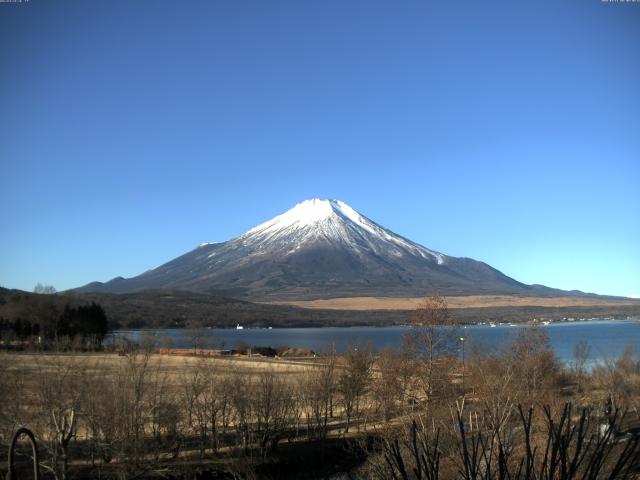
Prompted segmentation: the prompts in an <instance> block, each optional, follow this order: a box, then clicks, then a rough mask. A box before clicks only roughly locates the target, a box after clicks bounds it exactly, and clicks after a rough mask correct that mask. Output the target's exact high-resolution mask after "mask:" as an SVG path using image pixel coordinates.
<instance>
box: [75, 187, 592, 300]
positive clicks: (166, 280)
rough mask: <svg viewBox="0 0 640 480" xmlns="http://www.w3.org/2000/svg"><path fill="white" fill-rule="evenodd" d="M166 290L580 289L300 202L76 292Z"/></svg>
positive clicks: (391, 292) (314, 293) (348, 293)
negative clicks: (528, 277)
mask: <svg viewBox="0 0 640 480" xmlns="http://www.w3.org/2000/svg"><path fill="white" fill-rule="evenodd" d="M158 288H172V289H183V290H189V291H197V292H205V293H215V294H220V295H229V296H233V297H237V298H244V299H251V300H286V299H291V300H305V299H313V298H336V297H352V296H390V297H394V296H413V295H427V294H432V293H440V294H443V295H474V294H512V295H518V294H521V295H533V296H549V295H558V294H559V293H560V294H563V295H580V294H582V293H575V292H566V291H562V290H557V289H553V288H549V287H545V286H539V285H526V284H524V283H521V282H518V281H517V280H515V279H513V278H511V277H508V276H506V275H504V274H503V273H502V272H500V271H499V270H497V269H495V268H493V267H491V266H490V265H488V264H486V263H484V262H481V261H477V260H474V259H471V258H466V257H452V256H448V255H445V254H443V253H441V252H438V251H435V250H432V249H429V248H427V247H424V246H423V245H420V244H418V243H415V242H413V241H411V240H409V239H407V238H405V237H403V236H401V235H398V234H396V233H394V232H392V231H391V230H388V229H386V228H385V227H383V226H381V225H378V224H377V223H375V222H374V221H373V220H370V219H369V218H368V217H366V216H364V215H362V214H360V213H359V212H357V211H356V210H355V209H353V208H352V207H350V206H349V205H347V204H346V203H344V202H341V201H340V200H323V199H311V200H305V201H303V202H301V203H299V204H297V205H296V206H294V207H293V208H291V209H290V210H288V211H286V212H284V213H283V214H281V215H278V216H276V217H274V218H272V219H271V220H268V221H266V222H263V223H261V224H259V225H257V226H255V227H253V228H251V229H249V230H248V231H247V232H245V233H243V234H241V235H239V236H237V237H235V238H232V239H230V240H228V241H225V242H219V243H202V244H200V245H199V246H198V247H196V248H195V249H193V250H191V251H189V252H187V253H185V254H183V255H181V256H179V257H177V258H175V259H173V260H170V261H169V262H166V263H164V264H162V265H160V266H159V267H156V268H153V269H151V270H147V271H146V272H143V273H142V274H140V275H138V276H135V277H131V278H123V277H116V278H114V279H112V280H110V281H109V282H106V283H101V282H92V283H90V284H87V285H85V286H83V287H80V288H79V289H76V290H77V291H79V292H105V293H128V292H135V291H142V290H148V289H158Z"/></svg>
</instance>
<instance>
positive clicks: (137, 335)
mask: <svg viewBox="0 0 640 480" xmlns="http://www.w3.org/2000/svg"><path fill="white" fill-rule="evenodd" d="M521 328H524V327H523V326H509V325H506V324H503V325H496V326H495V327H490V326H489V325H470V326H467V327H465V328H464V329H461V330H460V336H463V337H465V338H466V341H465V350H466V351H467V352H470V351H471V350H473V349H474V348H476V349H477V348H482V349H489V350H493V349H496V348H500V347H501V346H504V345H506V344H507V343H508V342H509V340H510V339H511V338H512V337H513V335H514V334H515V333H517V331H518V330H519V329H521ZM540 328H542V329H544V331H545V332H546V333H547V334H548V336H549V340H550V343H551V347H552V348H553V350H554V351H555V353H556V355H557V356H558V358H559V359H560V360H562V361H564V362H570V361H571V360H572V359H573V352H574V347H575V345H576V344H577V343H578V342H580V341H586V342H588V343H589V344H590V345H591V351H592V356H593V359H592V360H597V359H598V358H602V357H603V356H608V357H611V356H617V355H619V354H620V353H621V352H622V351H623V350H624V349H625V348H626V346H627V345H628V344H631V345H633V346H635V347H636V348H640V322H639V321H637V320H592V321H580V322H558V323H551V324H549V325H543V326H541V327H540ZM410 330H411V329H410V328H409V327H327V328H274V329H243V330H237V329H214V328H212V329H207V330H205V331H203V332H201V333H204V338H203V339H202V340H200V341H199V342H200V343H199V346H200V348H220V347H222V348H233V347H234V346H235V345H236V344H237V343H239V342H243V343H245V344H247V345H250V346H254V345H255V346H263V347H267V346H270V347H274V348H275V347H278V346H283V345H286V346H288V347H295V348H308V349H310V350H313V351H316V352H318V351H322V350H323V349H326V348H327V347H328V346H330V345H332V344H334V345H335V348H336V350H338V351H344V350H345V349H347V348H348V347H349V346H350V345H356V344H367V343H370V344H371V345H372V346H373V348H375V349H382V348H386V347H400V346H402V341H403V337H404V336H405V335H406V334H407V333H408V332H410ZM141 335H152V336H153V337H154V340H155V342H156V344H157V345H160V346H161V345H163V344H164V343H165V339H167V338H170V339H171V345H172V346H173V348H192V347H193V340H192V333H191V332H190V331H188V330H183V329H159V330H120V331H117V332H115V336H116V338H117V337H126V338H129V339H130V340H133V341H136V342H139V341H140V340H141Z"/></svg>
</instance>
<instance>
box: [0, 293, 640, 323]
mask: <svg viewBox="0 0 640 480" xmlns="http://www.w3.org/2000/svg"><path fill="white" fill-rule="evenodd" d="M92 303H95V304H98V305H100V306H101V307H102V309H103V310H104V312H105V315H106V317H107V320H108V327H109V329H110V330H115V329H118V328H130V329H139V328H182V327H186V326H208V327H214V328H227V327H235V326H236V324H237V323H240V324H242V325H244V326H247V327H268V326H271V327H327V326H389V325H405V324H407V321H408V318H409V316H410V315H411V312H412V309H411V310H407V309H403V310H337V309H311V308H301V307H296V306H290V305H273V304H265V303H253V302H248V301H243V300H238V299H233V298H228V297H223V296H216V295H208V294H202V293H194V292H187V291H181V290H175V291H174V290H172V291H145V292H138V293H130V294H98V293H82V294H74V293H63V294H56V295H36V294H33V293H28V292H22V291H17V290H7V289H2V288H0V317H3V318H6V319H9V320H12V321H14V320H16V319H17V318H19V317H23V318H28V317H33V316H34V315H41V313H42V312H48V311H55V312H59V311H61V310H64V308H65V306H67V305H68V306H71V307H79V306H86V305H91V304H92ZM450 311H451V312H452V313H453V314H454V315H455V317H456V318H457V319H458V321H459V322H460V323H476V322H478V321H495V322H526V321H530V320H531V319H533V318H538V319H540V318H544V319H548V320H561V319H563V318H568V317H575V318H627V317H640V301H639V302H635V303H633V302H629V303H620V304H607V305H592V306H588V305H587V306H585V305H576V306H558V307H551V306H527V305H521V306H496V307H473V306H470V307H466V308H452V309H450ZM39 312H40V313H39Z"/></svg>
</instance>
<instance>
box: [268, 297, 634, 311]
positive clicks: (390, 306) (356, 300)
mask: <svg viewBox="0 0 640 480" xmlns="http://www.w3.org/2000/svg"><path fill="white" fill-rule="evenodd" d="M423 300H424V299H423V298H422V297H398V298H390V297H348V298H328V299H318V300H298V301H296V300H291V301H286V302H285V301H282V302H268V303H270V304H278V305H293V306H297V307H303V308H312V309H323V310H359V311H365V310H413V309H415V308H416V307H417V306H418V305H419V304H420V302H422V301H423ZM447 304H448V306H449V308H487V307H526V306H532V307H614V306H627V305H628V306H640V300H636V299H630V298H629V299H627V298H620V299H617V298H611V297H606V298H587V297H543V298H539V297H520V296H513V295H468V296H452V297H447Z"/></svg>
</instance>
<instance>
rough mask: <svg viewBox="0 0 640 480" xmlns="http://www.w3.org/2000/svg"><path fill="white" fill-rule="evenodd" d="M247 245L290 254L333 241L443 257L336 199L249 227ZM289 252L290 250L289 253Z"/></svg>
mask: <svg viewBox="0 0 640 480" xmlns="http://www.w3.org/2000/svg"><path fill="white" fill-rule="evenodd" d="M240 238H243V239H244V240H245V241H246V242H248V243H255V244H256V245H257V246H258V248H259V245H260V244H263V245H265V246H273V245H274V244H275V243H279V245H280V246H281V247H282V248H285V247H287V246H288V247H292V248H293V251H295V250H297V249H299V248H301V247H303V246H304V245H306V244H308V243H312V242H317V241H327V242H337V243H339V244H341V245H342V246H344V247H350V248H353V249H354V251H355V252H361V251H363V250H364V251H370V252H374V253H376V254H381V255H384V254H388V255H393V256H397V257H399V256H403V255H417V256H421V257H423V258H427V257H430V258H433V259H435V260H436V261H437V262H438V263H440V264H442V263H443V262H444V255H442V254H441V253H438V252H434V251H432V250H429V249H427V248H424V247H422V246H420V245H417V244H415V243H413V242H410V241H409V240H406V239H404V238H402V237H400V236H398V235H396V234H394V233H393V232H390V231H389V230H387V229H385V228H383V227H381V226H380V225H378V224H376V223H375V222H373V221H371V220H369V219H368V218H366V217H364V216H362V215H360V214H359V213H358V212H356V211H355V210H354V209H353V208H351V207H350V206H349V205H347V204H346V203H344V202H341V201H340V200H320V199H317V198H316V199H313V200H306V201H304V202H302V203H299V204H298V205H296V206H295V207H293V208H292V209H291V210H288V211H287V212H285V213H283V214H282V215H278V216H277V217H275V218H273V219H271V220H269V221H268V222H265V223H263V224H261V225H258V226H257V227H254V228H252V229H251V230H249V231H248V232H247V233H245V234H244V235H242V236H241V237H240ZM289 253H292V251H289Z"/></svg>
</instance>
